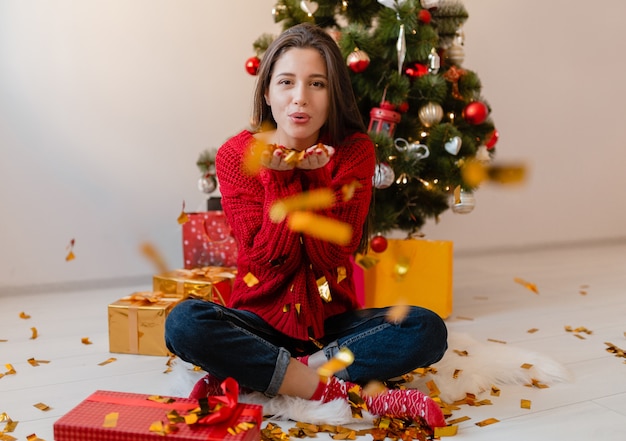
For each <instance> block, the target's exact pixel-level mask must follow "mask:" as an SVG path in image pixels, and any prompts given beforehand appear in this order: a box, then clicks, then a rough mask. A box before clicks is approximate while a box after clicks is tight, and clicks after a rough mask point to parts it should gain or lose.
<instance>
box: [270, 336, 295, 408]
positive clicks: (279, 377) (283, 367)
mask: <svg viewBox="0 0 626 441" xmlns="http://www.w3.org/2000/svg"><path fill="white" fill-rule="evenodd" d="M290 361H291V354H290V353H289V351H287V350H286V349H285V348H278V357H277V359H276V366H275V367H274V374H273V375H272V379H271V380H270V384H269V386H267V389H266V390H265V395H267V396H268V397H270V398H274V397H275V396H276V395H278V389H280V386H281V385H282V384H283V380H284V379H285V373H286V372H287V366H289V362H290Z"/></svg>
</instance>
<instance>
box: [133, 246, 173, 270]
mask: <svg viewBox="0 0 626 441" xmlns="http://www.w3.org/2000/svg"><path fill="white" fill-rule="evenodd" d="M139 250H140V251H141V254H142V255H143V256H144V257H145V258H146V259H148V260H149V261H150V262H151V263H152V264H153V265H154V268H155V270H156V272H157V274H165V273H167V272H168V271H169V267H168V265H167V263H166V262H165V258H164V257H163V254H161V253H160V252H159V250H157V249H156V247H155V246H154V245H153V244H151V243H149V242H144V243H142V244H141V245H140V246H139Z"/></svg>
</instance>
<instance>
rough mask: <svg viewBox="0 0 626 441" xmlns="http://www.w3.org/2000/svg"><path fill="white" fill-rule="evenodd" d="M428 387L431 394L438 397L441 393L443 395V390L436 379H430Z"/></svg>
mask: <svg viewBox="0 0 626 441" xmlns="http://www.w3.org/2000/svg"><path fill="white" fill-rule="evenodd" d="M426 387H427V388H428V390H429V391H430V393H429V395H430V396H431V397H438V396H439V395H441V391H440V390H439V387H437V384H436V383H435V382H434V381H432V380H430V381H429V382H427V383H426Z"/></svg>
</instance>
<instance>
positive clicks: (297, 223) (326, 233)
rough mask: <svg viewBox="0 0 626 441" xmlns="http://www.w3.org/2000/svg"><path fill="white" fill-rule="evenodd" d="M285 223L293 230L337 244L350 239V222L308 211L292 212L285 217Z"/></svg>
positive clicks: (342, 243)
mask: <svg viewBox="0 0 626 441" xmlns="http://www.w3.org/2000/svg"><path fill="white" fill-rule="evenodd" d="M287 225H288V226H289V228H290V229H291V230H293V231H296V232H299V233H304V234H308V235H310V236H312V237H315V238H317V239H320V240H324V241H327V242H332V243H336V244H338V245H347V244H348V242H350V239H352V226H351V225H350V224H347V223H345V222H340V221H338V220H335V219H331V218H328V217H324V216H319V215H316V214H313V213H310V212H304V211H298V212H294V213H292V214H291V215H290V216H289V217H288V218H287Z"/></svg>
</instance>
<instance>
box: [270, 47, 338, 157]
mask: <svg viewBox="0 0 626 441" xmlns="http://www.w3.org/2000/svg"><path fill="white" fill-rule="evenodd" d="M265 100H266V102H267V104H268V105H269V106H270V107H271V109H272V116H273V117H274V120H275V121H276V126H277V128H276V136H275V139H274V142H276V143H278V144H281V145H284V146H285V147H288V148H292V149H298V150H304V149H306V148H308V147H311V146H312V145H313V144H315V143H316V142H317V141H318V136H319V132H320V129H321V127H322V126H323V125H324V124H325V123H326V120H327V118H328V109H329V98H328V75H327V72H326V62H325V61H324V59H323V58H322V56H321V54H320V53H319V52H318V51H317V50H315V49H312V48H306V49H301V48H292V49H289V50H287V51H286V52H284V53H283V54H282V55H281V56H280V57H279V58H278V59H277V60H276V63H275V64H274V69H273V72H272V77H271V79H270V83H269V87H268V89H267V90H266V91H265Z"/></svg>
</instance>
